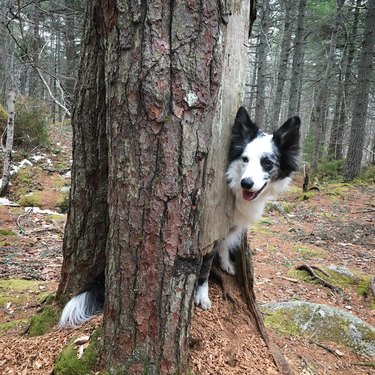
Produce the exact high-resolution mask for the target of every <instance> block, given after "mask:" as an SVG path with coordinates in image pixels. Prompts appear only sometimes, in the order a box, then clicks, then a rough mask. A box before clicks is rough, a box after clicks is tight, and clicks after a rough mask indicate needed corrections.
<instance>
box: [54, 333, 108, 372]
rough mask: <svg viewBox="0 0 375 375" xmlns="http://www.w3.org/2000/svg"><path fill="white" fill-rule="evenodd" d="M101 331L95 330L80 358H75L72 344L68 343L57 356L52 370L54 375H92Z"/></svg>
mask: <svg viewBox="0 0 375 375" xmlns="http://www.w3.org/2000/svg"><path fill="white" fill-rule="evenodd" d="M101 332H102V331H101V329H98V330H96V331H95V332H94V333H93V334H92V335H91V338H90V344H89V346H88V347H87V348H86V349H85V351H84V352H83V355H82V357H81V358H78V356H77V350H76V347H75V344H74V342H72V343H70V344H69V345H68V346H67V347H65V349H64V350H63V351H62V352H61V353H60V354H59V356H58V357H57V359H56V362H55V366H54V368H53V374H54V375H71V374H75V375H88V374H94V371H93V369H94V367H95V365H96V364H97V361H98V358H99V355H98V353H99V348H100V343H101Z"/></svg>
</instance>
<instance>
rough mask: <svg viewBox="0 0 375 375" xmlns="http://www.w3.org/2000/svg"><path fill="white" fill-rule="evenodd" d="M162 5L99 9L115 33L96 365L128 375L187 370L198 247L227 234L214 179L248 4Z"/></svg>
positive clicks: (227, 211) (220, 164)
mask: <svg viewBox="0 0 375 375" xmlns="http://www.w3.org/2000/svg"><path fill="white" fill-rule="evenodd" d="M172 4H173V5H171V3H170V2H169V1H158V2H154V3H153V4H152V5H142V6H141V7H139V8H138V7H132V8H131V9H126V8H124V9H123V8H119V9H116V8H113V9H107V10H105V14H106V15H107V16H106V19H107V20H108V19H109V20H111V22H113V23H111V25H112V27H114V26H116V27H114V28H113V29H112V30H111V31H110V32H109V34H108V38H107V49H108V50H107V52H108V54H107V58H106V67H107V70H106V87H107V88H108V92H107V100H108V103H109V111H108V115H109V117H108V137H109V189H108V197H109V198H108V201H109V206H110V212H109V222H110V227H109V236H108V248H107V273H106V285H107V286H111V288H107V289H106V305H105V311H104V346H103V363H104V365H105V366H107V367H108V366H112V367H115V368H116V366H117V368H121V370H122V371H125V372H126V373H128V374H141V373H147V374H176V373H179V372H184V371H185V370H186V360H187V339H188V331H189V326H190V318H191V313H192V294H193V290H194V286H195V282H196V278H197V274H198V272H199V268H200V264H201V259H202V252H205V251H208V250H211V249H212V247H213V245H214V243H215V241H216V240H217V239H220V238H222V237H223V236H224V235H226V233H227V231H228V229H229V218H230V217H231V203H232V200H231V199H230V198H229V195H227V194H228V193H227V188H226V186H225V182H224V180H225V178H224V172H225V165H226V158H227V151H226V150H227V146H228V141H229V127H230V124H231V123H232V122H233V118H234V115H235V112H236V110H237V107H238V105H239V104H240V103H241V101H242V97H243V88H244V87H243V78H244V63H242V61H243V60H244V59H243V57H244V56H245V53H246V52H245V49H244V45H245V42H246V40H247V34H248V21H249V5H250V4H249V3H247V2H244V3H242V2H241V3H240V2H235V3H233V5H232V7H231V9H228V10H226V9H219V8H218V6H217V2H216V1H213V0H210V1H205V2H197V3H192V2H190V3H185V2H173V3H172ZM229 12H230V13H231V16H229V17H228V14H229ZM227 18H228V22H229V23H228V25H225V24H224V23H223V20H226V19H227ZM111 25H109V24H107V27H108V26H111ZM118 46H120V49H119V47H118ZM224 56H225V57H226V60H225V61H224ZM223 69H224V71H223ZM223 80H224V81H223ZM229 98H230V99H229ZM218 197H220V199H218ZM228 203H230V204H229V205H228ZM113 286H115V287H113ZM119 291H121V292H119Z"/></svg>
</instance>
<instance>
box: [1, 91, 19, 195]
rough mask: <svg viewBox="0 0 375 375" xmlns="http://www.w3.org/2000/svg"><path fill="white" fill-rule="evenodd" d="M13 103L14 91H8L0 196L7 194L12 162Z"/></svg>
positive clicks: (14, 99)
mask: <svg viewBox="0 0 375 375" xmlns="http://www.w3.org/2000/svg"><path fill="white" fill-rule="evenodd" d="M15 102H16V93H15V91H10V92H9V93H8V98H7V111H8V121H7V133H6V134H7V139H6V143H5V152H4V163H3V177H2V178H1V183H0V196H3V195H5V194H6V193H7V191H8V187H9V181H10V163H11V161H12V151H13V137H14V116H15V109H14V107H15Z"/></svg>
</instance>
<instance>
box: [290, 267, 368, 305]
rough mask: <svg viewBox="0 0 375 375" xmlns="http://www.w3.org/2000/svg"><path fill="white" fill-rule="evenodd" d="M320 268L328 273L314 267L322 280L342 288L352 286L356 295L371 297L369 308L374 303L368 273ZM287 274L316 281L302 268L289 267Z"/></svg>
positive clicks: (308, 280) (341, 268) (309, 281)
mask: <svg viewBox="0 0 375 375" xmlns="http://www.w3.org/2000/svg"><path fill="white" fill-rule="evenodd" d="M321 269H322V270H324V271H325V272H327V273H328V274H329V275H330V276H329V277H327V276H326V275H325V274H323V273H322V272H320V271H319V270H317V269H314V271H315V272H316V274H317V275H318V276H319V277H321V278H322V279H323V280H326V281H328V282H329V283H330V284H333V285H335V286H337V287H339V288H342V289H345V288H352V289H354V290H355V292H356V293H357V294H358V295H360V296H362V297H364V298H370V299H371V300H370V301H369V306H370V308H372V307H371V306H373V305H375V298H372V297H371V286H370V280H371V276H370V275H366V274H365V273H363V272H360V271H356V270H351V269H347V268H343V267H336V266H329V267H325V266H321ZM288 275H289V276H290V277H293V278H296V279H298V280H301V281H304V282H307V283H317V281H316V280H314V279H312V278H311V276H310V274H309V273H308V272H307V271H304V270H296V269H291V270H290V271H289V272H288Z"/></svg>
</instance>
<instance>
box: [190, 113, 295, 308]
mask: <svg viewBox="0 0 375 375" xmlns="http://www.w3.org/2000/svg"><path fill="white" fill-rule="evenodd" d="M300 124H301V121H300V119H299V118H298V117H292V118H290V119H289V120H288V121H286V122H285V123H284V124H283V125H282V126H281V127H280V128H279V129H278V130H276V131H275V132H274V133H273V134H272V135H270V134H266V133H264V132H263V131H261V130H260V129H259V128H258V126H257V125H256V124H254V123H253V122H252V121H251V120H250V117H249V115H248V113H247V111H246V109H245V108H244V107H240V108H239V110H238V112H237V116H236V119H235V122H234V125H233V128H232V136H231V142H230V147H229V166H228V169H227V172H226V177H227V181H228V185H229V188H230V189H231V191H232V193H233V194H234V196H235V209H234V217H233V225H232V227H231V229H230V231H229V234H228V236H227V237H226V238H225V239H224V240H222V241H220V242H218V243H217V244H216V246H215V248H214V250H213V251H212V253H211V254H208V255H206V256H205V257H204V258H203V264H202V269H201V272H200V275H199V279H198V286H197V289H196V291H195V296H194V300H195V303H196V305H198V306H200V307H201V308H202V309H204V310H207V309H209V308H210V307H211V301H210V299H209V297H208V277H209V274H210V269H211V265H212V261H213V258H214V255H215V254H217V255H218V258H219V264H220V267H221V269H222V270H223V271H225V272H227V273H229V274H231V275H234V274H235V273H236V269H235V264H234V262H233V261H232V259H233V258H234V253H235V252H236V251H238V250H239V249H240V246H241V243H242V237H243V235H244V233H245V232H246V230H247V229H248V228H249V226H250V225H251V224H252V223H254V222H256V221H257V220H259V219H260V217H261V215H262V213H263V210H264V206H265V203H266V201H267V199H270V198H272V197H273V196H275V195H277V194H279V193H282V192H283V191H285V190H286V189H287V187H288V185H289V183H290V181H291V176H292V174H293V172H295V171H297V170H298V164H299V153H300V147H299V138H300Z"/></svg>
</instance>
